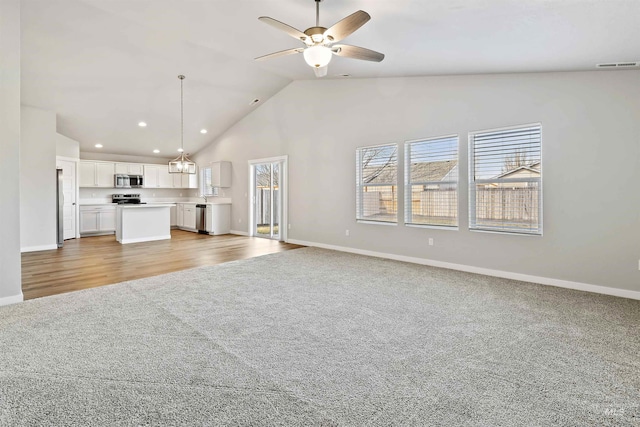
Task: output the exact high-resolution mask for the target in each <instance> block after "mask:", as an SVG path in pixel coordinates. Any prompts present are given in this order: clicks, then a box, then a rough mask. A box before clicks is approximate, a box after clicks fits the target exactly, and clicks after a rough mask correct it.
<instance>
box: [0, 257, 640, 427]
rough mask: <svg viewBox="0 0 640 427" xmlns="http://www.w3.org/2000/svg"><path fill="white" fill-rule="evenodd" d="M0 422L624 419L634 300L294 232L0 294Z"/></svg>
mask: <svg viewBox="0 0 640 427" xmlns="http://www.w3.org/2000/svg"><path fill="white" fill-rule="evenodd" d="M0 349H1V352H2V353H1V356H2V357H1V360H0V425H2V426H27V425H28V426H31V425H65V426H71V425H78V426H85V425H94V426H95V425H123V426H128V425H254V426H258V425H286V426H296V425H300V426H309V425H321V426H334V425H348V426H358V425H374V426H378V425H380V426H387V425H398V426H407V425H434V426H435V425H442V426H464V425H474V426H476V425H481V426H500V425H504V426H547V425H580V426H586V425H593V426H608V425H610V426H625V425H626V426H631V425H635V426H638V425H640V408H639V405H640V401H639V396H640V301H633V300H625V299H621V298H614V297H608V296H602V295H596V294H588V293H583V292H577V291H571V290H565V289H558V288H553V287H545V286H539V285H532V284H527V283H523V282H515V281H511V280H503V279H496V278H490V277H485V276H480V275H474V274H467V273H462V272H456V271H450V270H444V269H437V268H430V267H425V266H419V265H413V264H405V263H400V262H395V261H389V260H382V259H377V258H368V257H363V256H358V255H350V254H345V253H339V252H332V251H327V250H321V249H314V248H305V249H298V250H293V251H287V252H283V253H279V254H274V255H267V256H263V257H259V258H254V259H249V260H243V261H237V262H232V263H227V264H222V265H217V266H213V267H203V268H198V269H194V270H188V271H183V272H179V273H173V274H168V275H164V276H158V277H153V278H148V279H143V280H136V281H131V282H127V283H123V284H118V285H113V286H106V287H102V288H97V289H91V290H86V291H80V292H75V293H71V294H65V295H59V296H54V297H48V298H42V299H38V300H32V301H27V302H25V303H22V304H17V305H13V306H6V307H0Z"/></svg>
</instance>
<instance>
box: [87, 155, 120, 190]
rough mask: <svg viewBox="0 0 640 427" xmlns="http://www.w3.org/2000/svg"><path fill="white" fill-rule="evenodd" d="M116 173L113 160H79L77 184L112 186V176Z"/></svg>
mask: <svg viewBox="0 0 640 427" xmlns="http://www.w3.org/2000/svg"><path fill="white" fill-rule="evenodd" d="M115 173H116V168H115V164H114V163H113V162H98V161H94V160H80V169H79V183H80V184H79V186H80V187H106V188H113V176H114V175H115Z"/></svg>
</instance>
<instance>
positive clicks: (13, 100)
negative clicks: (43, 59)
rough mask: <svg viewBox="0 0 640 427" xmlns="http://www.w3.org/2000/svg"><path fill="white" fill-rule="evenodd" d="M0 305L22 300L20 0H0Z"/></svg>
mask: <svg viewBox="0 0 640 427" xmlns="http://www.w3.org/2000/svg"><path fill="white" fill-rule="evenodd" d="M0 64H1V66H0V152H2V157H0V182H1V183H2V209H0V224H2V227H0V242H1V243H0V305H4V304H9V303H13V302H18V301H22V288H21V283H20V282H21V269H20V182H19V180H18V179H17V177H18V176H19V175H20V0H1V1H0Z"/></svg>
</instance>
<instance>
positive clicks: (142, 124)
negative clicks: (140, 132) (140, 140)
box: [138, 122, 147, 128]
mask: <svg viewBox="0 0 640 427" xmlns="http://www.w3.org/2000/svg"><path fill="white" fill-rule="evenodd" d="M138 126H140V127H141V128H146V127H147V124H146V123H145V122H140V123H138Z"/></svg>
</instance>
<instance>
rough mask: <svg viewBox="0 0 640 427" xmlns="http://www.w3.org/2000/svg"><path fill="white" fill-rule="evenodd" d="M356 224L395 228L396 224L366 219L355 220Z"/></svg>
mask: <svg viewBox="0 0 640 427" xmlns="http://www.w3.org/2000/svg"><path fill="white" fill-rule="evenodd" d="M356 222H357V223H359V224H375V225H393V226H397V225H398V223H397V222H384V221H368V220H366V219H356Z"/></svg>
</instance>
